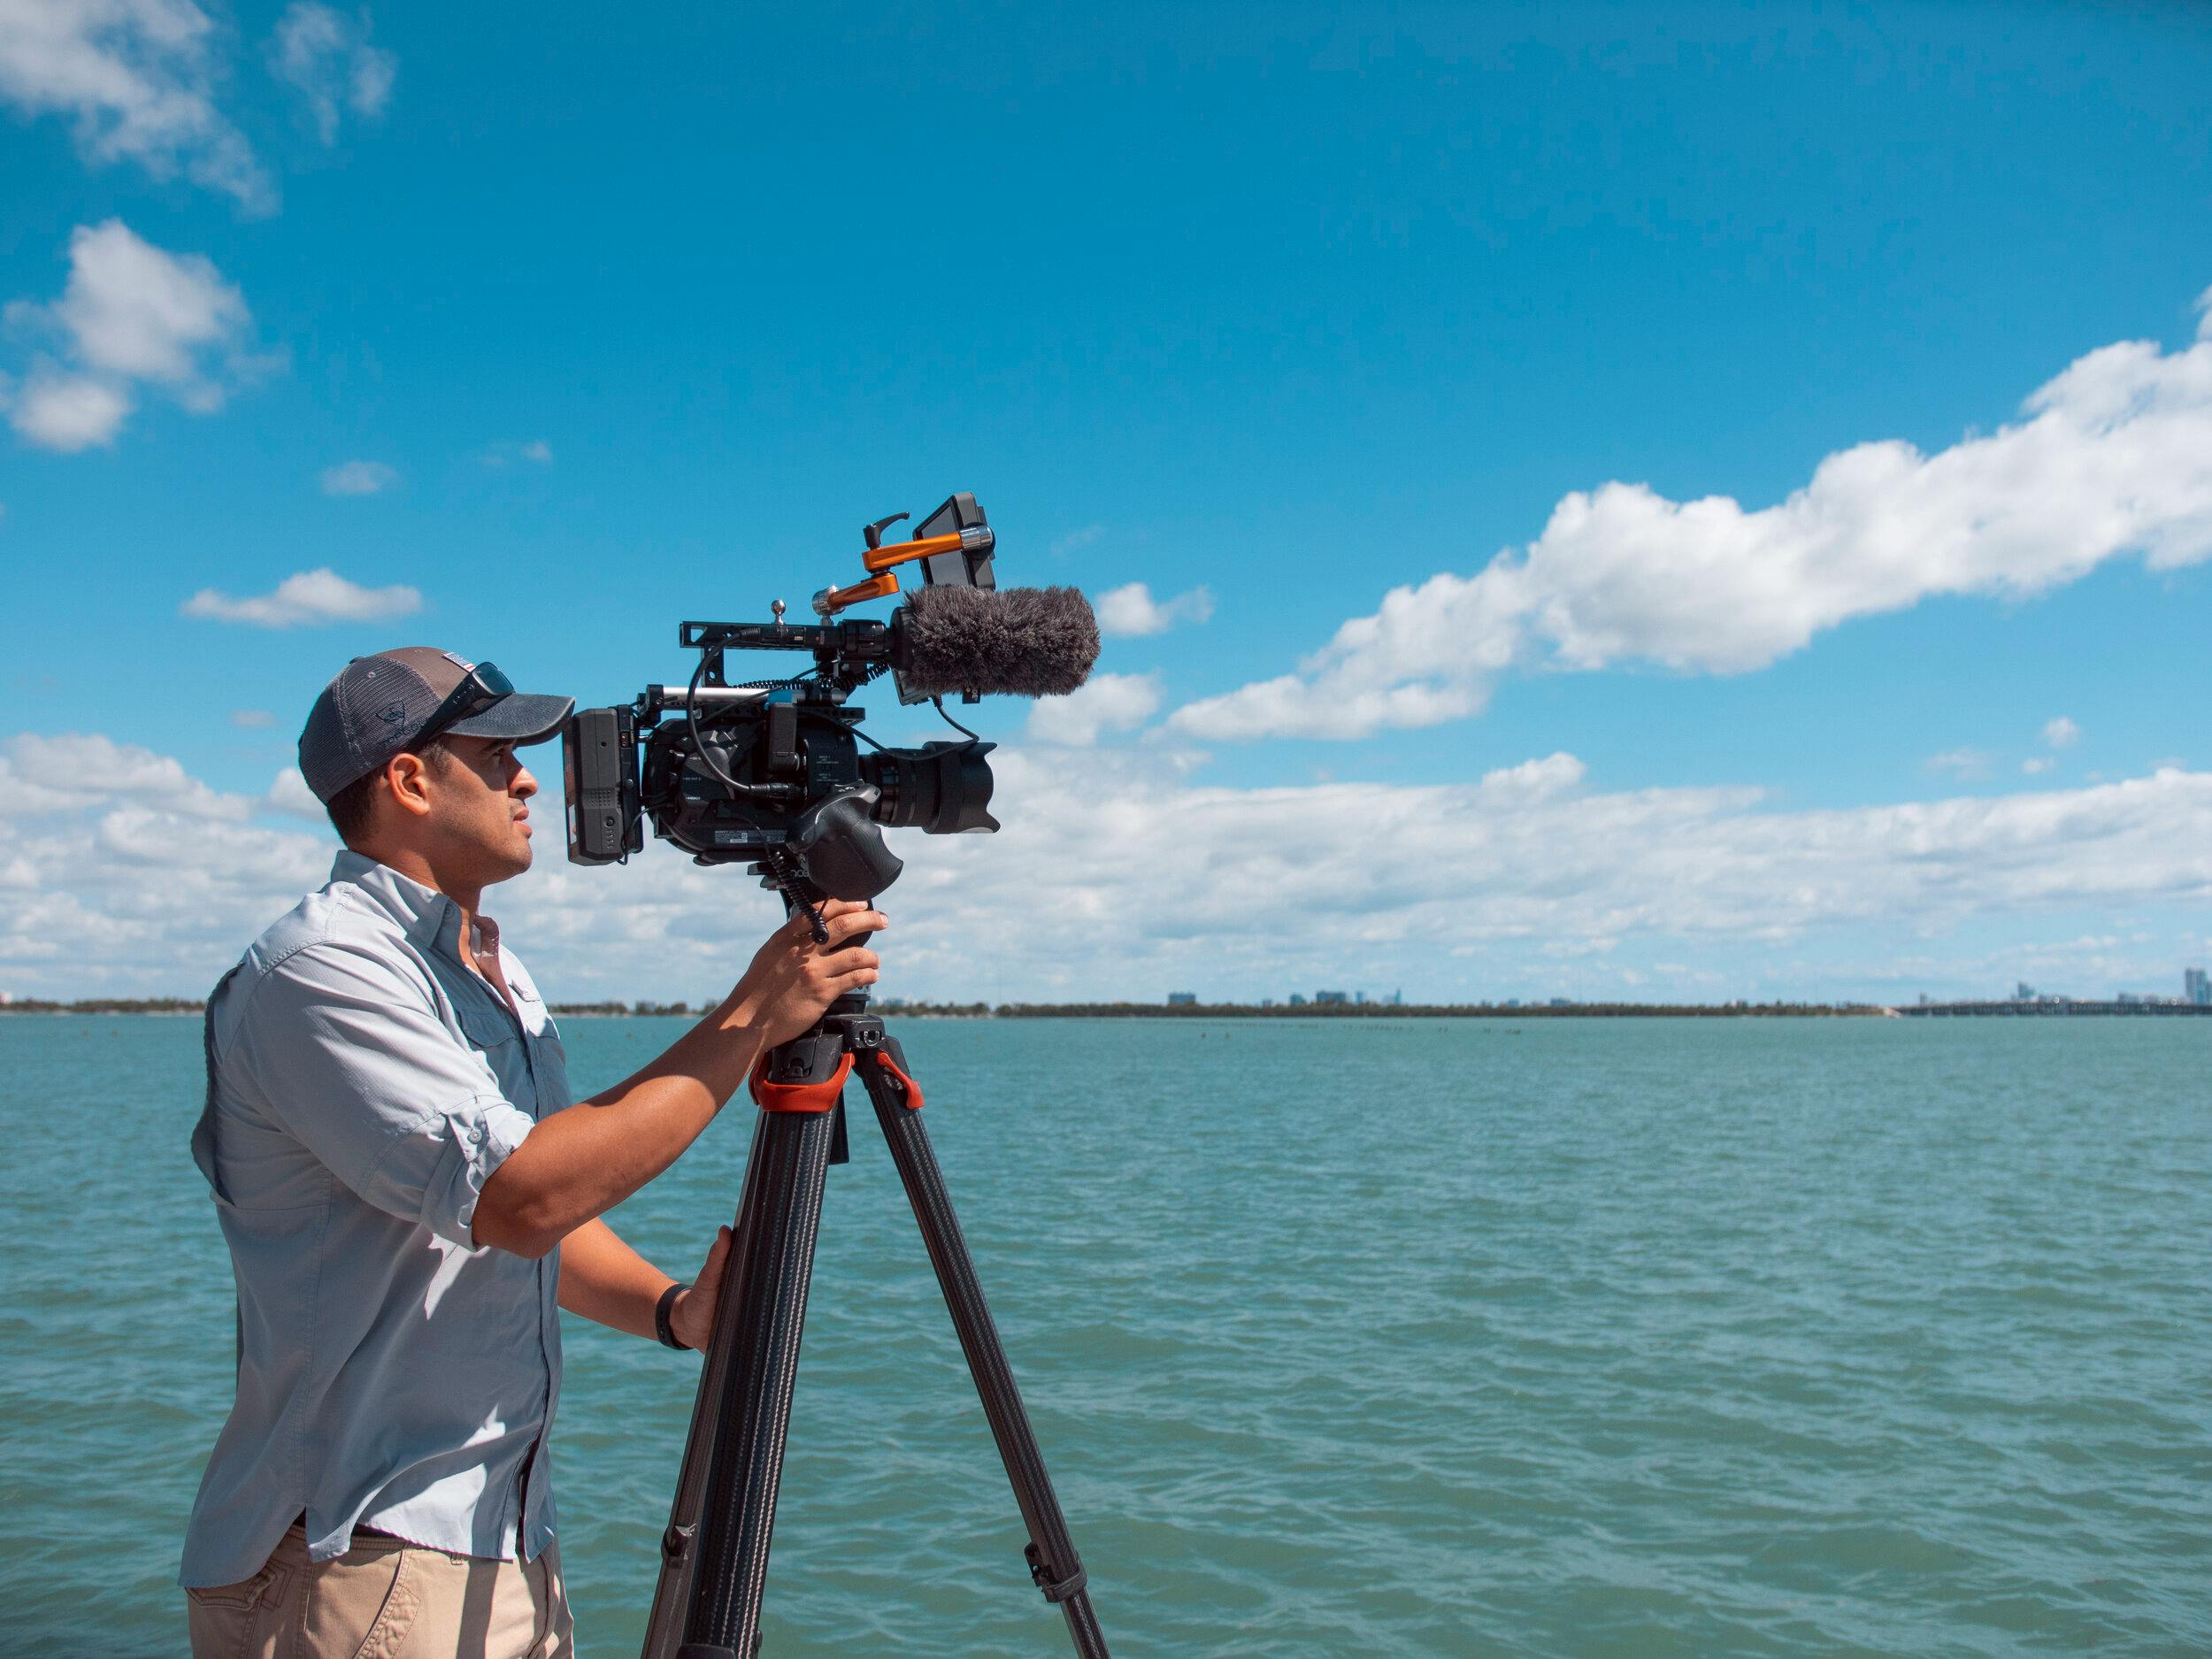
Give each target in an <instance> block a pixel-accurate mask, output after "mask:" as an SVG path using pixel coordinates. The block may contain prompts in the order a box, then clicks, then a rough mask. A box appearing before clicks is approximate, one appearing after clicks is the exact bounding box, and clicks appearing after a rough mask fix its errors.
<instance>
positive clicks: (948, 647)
mask: <svg viewBox="0 0 2212 1659" xmlns="http://www.w3.org/2000/svg"><path fill="white" fill-rule="evenodd" d="M900 618H901V619H900V625H899V626H900V632H901V633H902V634H903V636H904V637H903V640H902V649H899V650H897V651H896V652H895V655H894V661H895V662H896V663H897V664H898V668H899V683H900V685H901V687H902V688H903V689H904V690H905V691H906V692H907V693H908V695H912V696H917V697H942V696H949V695H953V694H954V693H956V692H962V691H982V692H994V693H1000V694H1004V695H1013V696H1018V697H1053V696H1064V695H1066V694H1067V693H1069V692H1071V691H1073V690H1074V689H1075V688H1076V687H1078V686H1079V685H1081V684H1082V683H1083V681H1084V680H1086V679H1087V678H1088V677H1089V675H1090V672H1091V664H1093V663H1095V662H1096V661H1097V660H1098V618H1096V617H1095V616H1094V615H1092V614H1091V602H1090V601H1089V600H1087V599H1086V598H1084V597H1083V595H1082V594H1081V592H1080V591H1079V590H1078V589H1076V588H952V587H945V588H923V589H922V590H921V592H919V593H918V594H916V595H914V596H913V597H912V598H911V599H909V600H908V601H907V602H906V604H905V607H904V608H903V610H902V611H901V613H900Z"/></svg>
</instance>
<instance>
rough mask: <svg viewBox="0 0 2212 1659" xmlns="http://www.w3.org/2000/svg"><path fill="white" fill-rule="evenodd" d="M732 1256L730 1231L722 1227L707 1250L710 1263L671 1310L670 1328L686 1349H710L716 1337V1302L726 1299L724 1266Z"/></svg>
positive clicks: (678, 1298) (677, 1299)
mask: <svg viewBox="0 0 2212 1659" xmlns="http://www.w3.org/2000/svg"><path fill="white" fill-rule="evenodd" d="M729 1259H730V1230H729V1229H728V1228H727V1227H724V1228H722V1229H721V1230H720V1231H719V1232H718V1233H716V1234H715V1235H714V1242H713V1244H712V1245H710V1247H709V1248H708V1249H707V1260H706V1264H705V1265H704V1266H703V1267H702V1268H701V1269H700V1270H699V1277H698V1278H696V1279H693V1280H692V1281H691V1288H690V1289H689V1290H687V1291H685V1292H684V1294H682V1295H680V1296H679V1297H677V1298H676V1305H675V1306H674V1307H672V1308H671V1309H670V1310H668V1328H669V1329H670V1330H671V1331H672V1332H674V1333H676V1340H678V1341H679V1342H681V1343H682V1344H683V1345H684V1346H685V1347H686V1348H697V1349H698V1350H699V1351H700V1352H702V1353H704V1352H705V1351H706V1346H707V1344H708V1342H709V1341H710V1340H712V1339H713V1336H714V1309H715V1304H716V1303H718V1302H720V1301H721V1300H722V1265H723V1263H726V1262H727V1261H728V1260H729Z"/></svg>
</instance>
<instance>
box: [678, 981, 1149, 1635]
mask: <svg viewBox="0 0 2212 1659" xmlns="http://www.w3.org/2000/svg"><path fill="white" fill-rule="evenodd" d="M867 1004H868V999H867V996H866V995H865V994H864V993H862V992H849V993H847V994H846V995H842V996H840V997H839V998H838V999H837V1000H836V1001H835V1002H833V1003H831V1005H830V1007H829V1010H828V1011H827V1012H826V1013H825V1014H824V1015H823V1016H822V1018H820V1019H819V1020H818V1021H817V1022H816V1023H815V1025H813V1026H812V1028H811V1029H810V1030H809V1031H808V1032H806V1033H805V1034H804V1035H803V1036H800V1037H798V1038H795V1040H793V1041H790V1042H787V1043H785V1044H783V1045H782V1046H781V1047H780V1048H775V1049H772V1050H771V1051H770V1052H769V1053H768V1054H767V1055H766V1056H764V1057H763V1059H762V1061H761V1062H760V1064H758V1065H757V1067H756V1068H755V1069H754V1072H753V1078H752V1094H753V1099H754V1100H755V1101H756V1102H757V1103H758V1104H759V1106H760V1108H761V1111H760V1118H759V1122H758V1123H757V1125H756V1126H755V1129H754V1132H753V1148H752V1152H751V1155H750V1156H749V1157H748V1159H747V1160H746V1165H745V1187H744V1192H743V1194H742V1196H741V1198H740V1200H739V1202H738V1209H737V1224H736V1226H735V1229H734V1236H733V1239H732V1240H731V1247H730V1254H729V1257H728V1260H727V1262H726V1265H725V1266H724V1269H723V1276H722V1292H721V1299H720V1301H719V1302H718V1303H717V1304H716V1308H715V1321H714V1337H713V1340H711V1341H710V1343H709V1344H708V1346H707V1356H706V1363H705V1364H704V1366H703V1368H702V1370H701V1372H700V1377H699V1394H698V1400H697V1403H696V1404H695V1406H694V1407H693V1409H692V1414H691V1432H690V1435H689V1437H688V1438H687V1440H686V1441H685V1443H684V1461H683V1467H682V1471H681V1472H680V1475H679V1476H678V1478H677V1483H676V1502H675V1504H674V1506H673V1509H672V1512H671V1514H670V1517H669V1522H668V1530H667V1531H666V1532H664V1534H663V1535H662V1539H661V1573H660V1583H659V1586H658V1587H657V1589H656V1591H655V1592H654V1595H653V1613H652V1618H651V1622H650V1623H649V1624H648V1626H647V1629H646V1637H645V1654H644V1659H753V1656H754V1655H757V1653H758V1652H759V1651H760V1609H761V1594H762V1586H763V1584H764V1581H765V1579H766V1578H767V1574H768V1548H769V1535H770V1533H771V1532H772V1530H773V1529H774V1526H775V1521H776V1488H777V1486H778V1484H779V1482H780V1479H781V1478H782V1474H783V1449H784V1440H785V1436H786V1434H787V1432H788V1430H789V1427H790V1422H791V1390H792V1384H793V1382H794V1381H795V1379H796V1377H797V1373H798V1368H799V1335H800V1330H801V1327H802V1325H803V1324H804V1322H805V1319H806V1295H807V1285H808V1281H809V1279H810V1278H811V1276H812V1273H813V1269H814V1242H815V1236H816V1233H818V1230H819V1226H820V1223H821V1218H822V1187H823V1182H824V1179H825V1177H826V1174H827V1172H828V1166H829V1165H830V1164H841V1163H843V1162H844V1161H845V1151H846V1148H845V1114H844V1108H843V1106H842V1104H841V1099H842V1095H843V1091H844V1087H845V1082H846V1079H848V1078H849V1077H850V1076H852V1075H853V1074H854V1073H855V1072H857V1073H858V1074H859V1077H860V1081H861V1084H862V1086H863V1087H865V1088H866V1089H867V1091H868V1099H869V1102H870V1103H871V1104H872V1105H873V1106H874V1107H875V1111H876V1122H877V1123H878V1124H879V1125H881V1127H882V1129H883V1134H884V1139H885V1140H886V1141H889V1142H890V1146H891V1156H892V1159H893V1161H894V1162H895V1164H897V1165H898V1171H899V1179H900V1181H901V1182H902V1184H903V1185H904V1186H905V1187H906V1195H907V1197H908V1199H909V1200H910V1202H912V1204H913V1206H914V1218H915V1220H916V1221H918V1223H920V1225H921V1229H922V1240H923V1242H924V1244H925V1245H926V1246H927V1248H928V1250H929V1259H930V1263H931V1264H932V1265H933V1267H935V1269H936V1270H937V1282H938V1285H939V1286H940V1287H941V1288H942V1290H943V1291H944V1294H945V1303H946V1306H947V1307H948V1308H949V1309H950V1310H951V1312H952V1323H953V1327H954V1329H955V1330H956V1331H957V1332H958V1333H959V1336H960V1347H961V1349H962V1351H963V1352H964V1354H965V1355H966V1356H967V1361H968V1370H969V1372H970V1374H971V1375H972V1376H973V1377H974V1379H975V1386H976V1392H977V1393H978V1394H980V1395H981V1396H982V1399H983V1410H984V1415H985V1416H986V1417H987V1418H988V1419H989V1421H990V1425H991V1434H992V1437H993V1438H994V1439H995V1440H997V1442H998V1450H999V1456H1000V1457H1001V1458H1002V1460H1003V1461H1004V1463H1005V1464H1006V1475H1007V1479H1009V1480H1010V1482H1011V1483H1012V1484H1013V1487H1014V1501H1015V1502H1016V1503H1018V1505H1019V1506H1020V1508H1021V1513H1022V1520H1023V1522H1024V1523H1025V1525H1026V1526H1027V1527H1028V1529H1029V1539H1030V1542H1029V1546H1028V1548H1027V1549H1026V1550H1025V1552H1024V1553H1025V1555H1026V1557H1027V1559H1028V1563H1029V1576H1030V1578H1032V1579H1033V1580H1034V1581H1035V1583H1036V1585H1037V1587H1038V1588H1039V1589H1041V1590H1042V1591H1043V1592H1044V1595H1045V1599H1046V1600H1047V1601H1052V1602H1056V1603H1057V1604H1058V1606H1059V1609H1060V1610H1061V1612H1062V1613H1064V1615H1066V1617H1067V1621H1068V1631H1069V1633H1070V1634H1071V1636H1072V1637H1073V1638H1074V1640H1075V1647H1076V1651H1077V1653H1078V1654H1079V1655H1082V1659H1107V1653H1106V1639H1105V1637H1104V1636H1103V1635H1102V1633H1101V1632H1100V1631H1099V1628H1098V1617H1097V1615H1095V1614H1094V1613H1093V1612H1092V1610H1091V1602H1090V1596H1089V1594H1087V1591H1086V1590H1085V1587H1084V1585H1085V1579H1084V1574H1083V1564H1082V1563H1081V1562H1080V1561H1079V1560H1078V1559H1077V1557H1076V1554H1075V1545H1074V1542H1073V1541H1072V1540H1071V1539H1070V1538H1069V1536H1068V1525H1067V1521H1066V1519H1065V1517H1063V1516H1062V1515H1061V1513H1060V1504H1059V1501H1058V1500H1057V1499H1056V1498H1055V1497H1054V1496H1053V1493H1052V1481H1051V1479H1050V1478H1049V1477H1048V1475H1047V1474H1046V1473H1045V1465H1044V1459H1043V1457H1042V1455H1041V1454H1040V1453H1039V1452H1038V1450H1037V1440H1036V1437H1035V1436H1034V1435H1033V1433H1032V1432H1030V1427H1029V1416H1028V1413H1027V1412H1025V1411H1024V1410H1023V1409H1022V1402H1021V1394H1020V1392H1019V1391H1018V1389H1017V1388H1016V1387H1015V1385H1014V1373H1013V1371H1012V1369H1011V1368H1010V1366H1009V1365H1008V1363H1007V1360H1006V1350H1005V1349H1004V1348H1002V1346H1000V1343H999V1338H998V1329H997V1327H996V1326H995V1325H993V1324H992V1322H991V1310H990V1309H989V1307H988V1306H987V1305H986V1303H985V1302H984V1300H983V1291H982V1287H981V1286H979V1285H978V1284H977V1282H976V1277H975V1263H973V1262H972V1260H971V1259H970V1258H969V1256H968V1247H967V1242H966V1240H964V1239H963V1238H962V1237H961V1235H960V1223H959V1221H958V1219H957V1218H956V1217H955V1216H954V1214H953V1210H952V1198H951V1195H950V1194H949V1193H947V1191H946V1190H945V1179H944V1176H943V1175H942V1174H941V1172H940V1171H939V1170H938V1168H937V1157H936V1154H935V1153H934V1152H933V1151H932V1150H931V1149H930V1144H929V1136H928V1133H926V1131H925V1130H924V1129H923V1127H922V1091H921V1087H920V1086H919V1085H918V1084H917V1083H916V1082H915V1081H914V1079H913V1076H912V1074H911V1073H910V1071H908V1070H907V1066H906V1056H905V1055H904V1054H903V1053H902V1051H901V1049H900V1048H899V1043H898V1039H896V1038H895V1037H893V1036H890V1035H889V1034H887V1033H886V1032H885V1031H884V1029H883V1021H882V1020H881V1019H880V1018H878V1017H876V1016H875V1015H872V1014H870V1013H869V1012H868V1011H867Z"/></svg>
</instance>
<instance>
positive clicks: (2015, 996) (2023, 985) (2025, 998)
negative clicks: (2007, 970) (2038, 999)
mask: <svg viewBox="0 0 2212 1659" xmlns="http://www.w3.org/2000/svg"><path fill="white" fill-rule="evenodd" d="M2012 1000H2013V1001H2014V1002H2034V1001H2035V987H2033V986H2032V985H2030V984H2029V983H2028V982H2027V981H2026V980H2025V979H2023V980H2021V981H2020V983H2019V984H2017V985H2016V986H2014V987H2012Z"/></svg>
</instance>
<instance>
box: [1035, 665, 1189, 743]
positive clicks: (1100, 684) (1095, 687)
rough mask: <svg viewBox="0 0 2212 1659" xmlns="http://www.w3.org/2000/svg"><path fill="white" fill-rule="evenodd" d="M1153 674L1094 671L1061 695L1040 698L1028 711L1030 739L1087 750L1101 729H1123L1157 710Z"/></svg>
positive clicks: (1157, 693)
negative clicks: (1067, 692) (1075, 686)
mask: <svg viewBox="0 0 2212 1659" xmlns="http://www.w3.org/2000/svg"><path fill="white" fill-rule="evenodd" d="M1159 708H1160V682H1159V677H1158V676H1157V675H1156V674H1094V675H1092V676H1091V678H1090V679H1089V680H1086V681H1085V682H1084V683H1083V685H1082V686H1081V687H1079V688H1078V689H1076V690H1074V691H1071V692H1070V693H1069V694H1068V695H1066V696H1064V697H1040V698H1038V699H1037V702H1036V703H1035V705H1034V706H1033V707H1032V708H1031V710H1029V736H1030V740H1031V741H1033V742H1038V743H1058V744H1063V745H1065V746H1066V747H1069V748H1074V749H1087V748H1088V747H1089V746H1090V745H1091V744H1093V743H1095V742H1097V741H1098V734H1099V733H1101V732H1126V731H1131V730H1133V729H1134V728H1135V727H1137V726H1142V725H1143V724H1144V723H1145V722H1146V721H1147V720H1148V719H1150V718H1152V717H1153V716H1154V715H1155V714H1156V713H1157V712H1158V711H1159Z"/></svg>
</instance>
